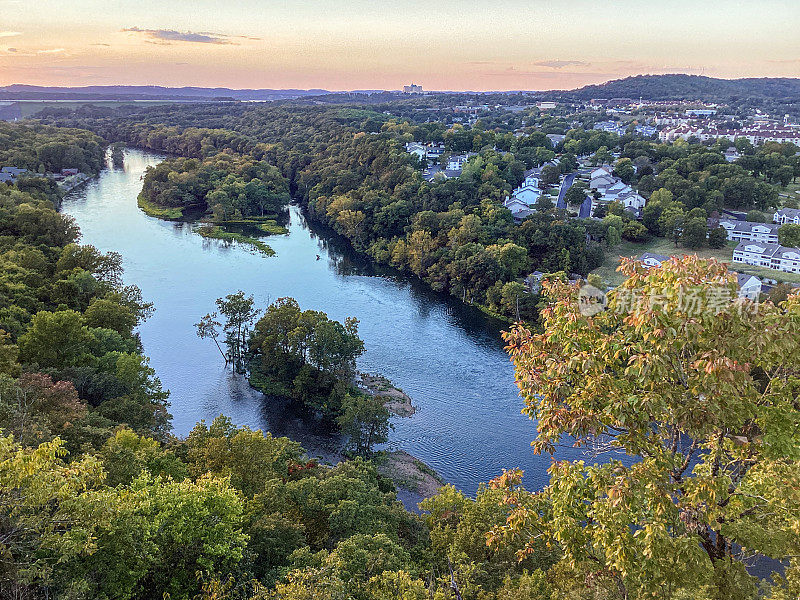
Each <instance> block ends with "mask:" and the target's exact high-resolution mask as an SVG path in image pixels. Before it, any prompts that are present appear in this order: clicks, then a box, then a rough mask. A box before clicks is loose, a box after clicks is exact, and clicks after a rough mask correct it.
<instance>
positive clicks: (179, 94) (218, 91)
mask: <svg viewBox="0 0 800 600" xmlns="http://www.w3.org/2000/svg"><path fill="white" fill-rule="evenodd" d="M327 93H328V91H327V90H321V89H313V90H297V89H289V90H272V89H247V90H234V89H230V88H205V87H178V88H170V87H162V86H157V85H92V86H86V87H45V86H38V85H20V84H15V85H8V86H5V87H0V100H5V101H9V100H18V101H19V100H183V101H192V100H193V101H213V100H223V99H226V100H288V99H292V98H300V97H303V96H317V95H320V94H327Z"/></svg>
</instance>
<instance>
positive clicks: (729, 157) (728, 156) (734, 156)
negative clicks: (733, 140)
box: [725, 146, 741, 162]
mask: <svg viewBox="0 0 800 600" xmlns="http://www.w3.org/2000/svg"><path fill="white" fill-rule="evenodd" d="M740 158H741V154H739V152H737V150H736V148H734V147H733V146H731V147H730V148H728V149H727V150H725V160H726V161H728V162H733V161H735V160H738V159H740Z"/></svg>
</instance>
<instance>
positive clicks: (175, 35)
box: [122, 27, 235, 44]
mask: <svg viewBox="0 0 800 600" xmlns="http://www.w3.org/2000/svg"><path fill="white" fill-rule="evenodd" d="M122 31H127V32H129V33H140V34H142V35H144V36H145V37H147V38H148V39H149V41H153V42H154V43H157V44H171V43H173V42H188V43H192V44H234V43H235V42H233V41H231V39H230V36H227V35H223V34H221V33H212V32H203V33H195V32H192V31H176V30H174V29H141V28H139V27H128V28H126V29H123V30H122Z"/></svg>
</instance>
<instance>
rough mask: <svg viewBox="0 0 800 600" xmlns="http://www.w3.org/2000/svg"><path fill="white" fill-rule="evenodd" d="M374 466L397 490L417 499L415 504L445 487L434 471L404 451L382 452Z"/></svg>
mask: <svg viewBox="0 0 800 600" xmlns="http://www.w3.org/2000/svg"><path fill="white" fill-rule="evenodd" d="M375 465H376V467H377V468H378V472H379V473H380V474H381V475H383V476H384V477H386V478H387V479H391V480H392V481H393V482H394V484H395V486H396V487H397V488H398V489H400V490H405V491H406V492H409V493H410V494H412V495H413V497H417V498H418V499H417V500H416V502H420V501H421V500H423V499H424V498H430V497H431V496H433V495H435V494H436V492H438V491H439V488H440V487H442V486H443V485H445V481H444V479H442V477H441V476H440V475H439V474H438V473H437V472H436V471H434V470H433V469H432V468H431V467H430V466H428V465H426V464H425V463H424V462H422V461H421V460H419V459H418V458H416V457H414V456H412V455H411V454H409V453H408V452H406V451H405V450H392V451H387V452H383V453H381V454H379V455H378V457H377V458H376V459H375ZM404 504H405V502H404Z"/></svg>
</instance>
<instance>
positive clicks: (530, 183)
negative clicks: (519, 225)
mask: <svg viewBox="0 0 800 600" xmlns="http://www.w3.org/2000/svg"><path fill="white" fill-rule="evenodd" d="M541 196H542V190H540V189H539V174H538V171H531V172H530V173H529V174H528V176H527V177H526V178H525V181H523V182H522V185H521V186H519V187H518V188H517V189H515V190H514V191H513V192H511V196H510V197H508V198H506V199H505V201H504V202H503V206H505V207H506V208H507V209H508V210H510V211H511V214H512V216H513V217H514V219H516V220H518V221H521V220H522V219H524V218H525V217H528V216H530V215H531V214H533V209H531V207H532V206H533V205H534V204H536V201H537V200H538V199H539V198H540V197H541Z"/></svg>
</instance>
